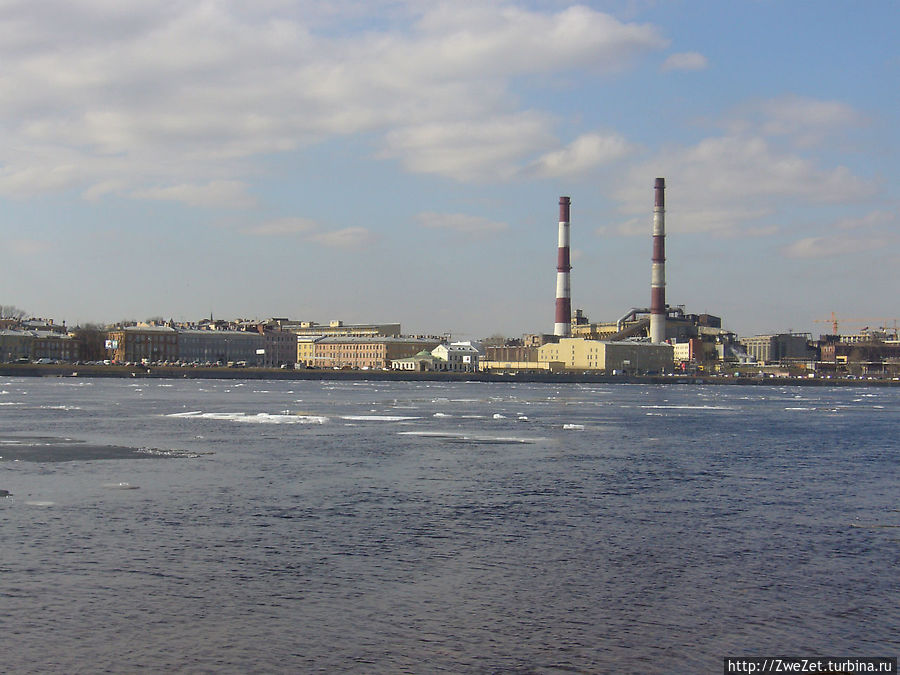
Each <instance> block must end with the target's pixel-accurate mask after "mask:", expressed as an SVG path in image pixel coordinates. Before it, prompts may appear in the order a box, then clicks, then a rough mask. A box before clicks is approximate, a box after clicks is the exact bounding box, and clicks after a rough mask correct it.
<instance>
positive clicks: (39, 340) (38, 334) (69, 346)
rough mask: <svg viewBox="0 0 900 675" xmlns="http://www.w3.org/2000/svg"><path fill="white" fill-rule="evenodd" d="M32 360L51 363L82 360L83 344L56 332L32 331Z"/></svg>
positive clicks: (69, 336)
mask: <svg viewBox="0 0 900 675" xmlns="http://www.w3.org/2000/svg"><path fill="white" fill-rule="evenodd" d="M32 333H33V335H34V339H33V340H32V342H31V358H32V359H34V360H35V361H37V360H40V359H50V360H51V361H65V362H72V361H77V360H78V359H79V358H80V353H81V350H80V347H81V344H80V343H79V342H78V340H76V339H75V338H74V337H72V336H71V335H65V334H63V333H58V332H56V331H44V330H36V331H32Z"/></svg>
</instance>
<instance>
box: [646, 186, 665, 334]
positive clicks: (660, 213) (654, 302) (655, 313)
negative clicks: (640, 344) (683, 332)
mask: <svg viewBox="0 0 900 675" xmlns="http://www.w3.org/2000/svg"><path fill="white" fill-rule="evenodd" d="M654 194H655V197H656V199H655V203H654V206H653V261H652V267H651V272H650V342H665V341H666V179H665V178H657V179H656V184H655V185H654Z"/></svg>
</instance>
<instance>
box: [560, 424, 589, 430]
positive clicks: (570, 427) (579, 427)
mask: <svg viewBox="0 0 900 675" xmlns="http://www.w3.org/2000/svg"><path fill="white" fill-rule="evenodd" d="M562 428H563V429H566V430H568V431H584V425H583V424H563V427H562Z"/></svg>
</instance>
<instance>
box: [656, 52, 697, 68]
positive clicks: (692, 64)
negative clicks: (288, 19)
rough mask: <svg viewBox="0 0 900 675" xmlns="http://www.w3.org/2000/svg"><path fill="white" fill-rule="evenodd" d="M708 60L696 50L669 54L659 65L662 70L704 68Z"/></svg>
mask: <svg viewBox="0 0 900 675" xmlns="http://www.w3.org/2000/svg"><path fill="white" fill-rule="evenodd" d="M708 67H709V62H708V61H707V60H706V57H705V56H703V54H700V53H698V52H681V53H679V54H672V55H671V56H669V57H668V58H667V59H666V60H665V61H663V64H662V66H661V70H662V71H663V72H668V71H672V70H706V69H707V68H708Z"/></svg>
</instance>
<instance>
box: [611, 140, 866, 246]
mask: <svg viewBox="0 0 900 675" xmlns="http://www.w3.org/2000/svg"><path fill="white" fill-rule="evenodd" d="M655 176H664V177H667V195H666V210H667V212H668V213H669V214H670V216H669V217H668V218H667V223H666V226H667V229H669V230H670V231H674V232H678V231H680V232H718V233H723V234H728V233H730V234H735V233H738V232H740V231H742V230H744V229H746V228H747V227H748V226H750V227H753V228H758V227H767V226H769V225H771V223H758V222H755V221H758V220H759V219H761V218H765V217H767V216H770V215H771V214H774V213H776V212H778V211H779V209H781V208H783V207H784V206H785V205H790V204H841V203H853V202H857V201H859V200H862V199H864V198H866V197H870V196H871V195H872V194H874V192H875V189H876V187H875V185H874V184H873V183H871V182H869V181H866V180H864V179H862V178H859V177H858V176H855V175H854V174H853V173H852V172H851V171H850V170H849V169H847V168H846V167H842V166H838V167H833V168H822V167H820V166H819V165H818V164H817V163H816V162H815V161H813V160H812V159H809V158H806V157H803V156H801V155H799V154H796V153H794V152H791V151H789V150H787V149H784V148H779V147H776V146H773V145H772V144H770V143H769V142H768V141H766V140H765V139H762V138H758V137H743V136H722V137H711V138H706V139H704V140H702V141H700V142H699V143H697V144H696V145H694V146H690V147H670V148H667V149H666V150H664V151H662V152H661V153H659V154H658V156H657V157H655V158H654V159H652V160H650V161H648V162H644V163H642V164H640V165H638V166H635V167H632V169H631V170H630V171H629V172H628V174H627V175H626V176H625V178H624V179H623V181H622V182H621V184H620V186H619V188H618V189H617V190H616V197H617V199H618V200H619V202H620V210H621V211H622V212H623V213H624V214H626V215H640V214H647V213H650V212H651V211H652V200H653V192H652V186H653V179H654V177H655ZM623 231H625V232H630V231H631V228H630V227H628V224H627V223H626V224H625V226H624V229H623Z"/></svg>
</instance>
